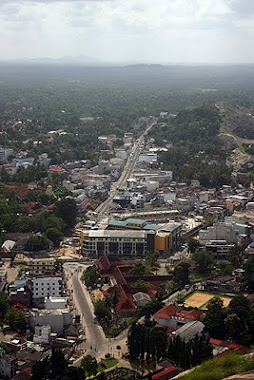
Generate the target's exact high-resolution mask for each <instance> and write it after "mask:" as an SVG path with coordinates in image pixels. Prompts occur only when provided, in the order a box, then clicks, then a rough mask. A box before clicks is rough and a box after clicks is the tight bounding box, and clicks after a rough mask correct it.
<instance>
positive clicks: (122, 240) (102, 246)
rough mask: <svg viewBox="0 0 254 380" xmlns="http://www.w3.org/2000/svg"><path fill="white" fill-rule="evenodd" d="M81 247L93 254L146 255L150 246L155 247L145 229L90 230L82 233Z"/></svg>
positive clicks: (85, 251) (86, 252) (87, 253)
mask: <svg viewBox="0 0 254 380" xmlns="http://www.w3.org/2000/svg"><path fill="white" fill-rule="evenodd" d="M82 235H83V236H82V239H81V249H82V251H83V253H84V254H86V255H91V256H95V257H98V256H101V255H117V256H144V255H145V254H146V252H147V249H148V247H149V246H151V248H152V247H153V240H154V237H153V234H152V239H151V242H150V239H149V237H148V233H147V232H145V231H129V230H126V231H119V230H112V231H111V230H97V231H96V230H95V231H94V230H90V231H86V232H84V233H83V234H82Z"/></svg>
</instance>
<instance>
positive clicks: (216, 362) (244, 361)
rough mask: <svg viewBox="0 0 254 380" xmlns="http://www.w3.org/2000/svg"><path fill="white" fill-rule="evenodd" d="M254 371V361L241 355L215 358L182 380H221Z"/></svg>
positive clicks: (182, 377) (184, 376)
mask: <svg viewBox="0 0 254 380" xmlns="http://www.w3.org/2000/svg"><path fill="white" fill-rule="evenodd" d="M252 369H254V359H253V358H246V357H244V356H242V355H239V354H235V353H233V354H229V355H227V356H222V357H217V358H213V359H211V360H208V361H206V362H205V363H203V364H201V365H200V366H199V367H197V368H196V369H194V370H193V371H191V372H189V373H187V374H186V375H183V376H180V377H179V378H180V379H182V380H221V379H224V378H225V377H227V376H231V375H235V374H238V373H243V372H247V371H250V370H252Z"/></svg>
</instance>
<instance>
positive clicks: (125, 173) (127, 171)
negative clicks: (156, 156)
mask: <svg viewBox="0 0 254 380" xmlns="http://www.w3.org/2000/svg"><path fill="white" fill-rule="evenodd" d="M154 124H156V121H155V122H153V123H152V124H150V125H149V126H148V127H147V128H146V130H145V131H144V132H143V133H142V135H141V136H140V137H139V138H138V139H137V140H136V141H135V143H134V144H133V147H132V149H131V152H130V155H129V157H128V159H127V161H126V163H125V166H124V168H123V170H122V173H121V176H120V177H119V179H118V180H117V181H116V182H114V183H112V185H111V190H110V192H109V196H108V198H107V199H106V200H105V201H104V202H103V203H101V204H100V205H99V206H98V207H97V209H96V210H95V211H96V212H97V214H98V218H97V219H98V221H99V220H100V219H101V218H102V217H103V215H104V214H105V212H106V211H107V210H108V209H109V207H110V205H111V204H112V202H113V199H114V197H115V196H116V194H117V193H118V189H119V188H121V187H125V186H126V183H127V179H129V178H131V176H132V173H133V170H134V168H135V165H136V163H137V161H138V157H139V148H140V145H141V144H142V143H143V141H144V137H145V135H146V134H147V133H148V132H149V130H150V129H151V128H152V127H153V126H154Z"/></svg>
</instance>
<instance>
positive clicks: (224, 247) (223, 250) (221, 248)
mask: <svg viewBox="0 0 254 380" xmlns="http://www.w3.org/2000/svg"><path fill="white" fill-rule="evenodd" d="M233 247H234V244H227V242H226V240H210V242H209V243H207V244H206V245H205V248H206V250H207V251H209V252H212V253H213V255H214V258H215V259H216V260H227V259H228V254H229V252H230V250H231V249H232V248H233Z"/></svg>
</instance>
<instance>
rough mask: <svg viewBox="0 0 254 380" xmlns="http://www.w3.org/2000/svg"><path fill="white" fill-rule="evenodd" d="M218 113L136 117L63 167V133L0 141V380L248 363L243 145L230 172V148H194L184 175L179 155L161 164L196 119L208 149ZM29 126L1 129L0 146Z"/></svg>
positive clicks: (249, 256)
mask: <svg viewBox="0 0 254 380" xmlns="http://www.w3.org/2000/svg"><path fill="white" fill-rule="evenodd" d="M226 107H228V106H227V105H226V104H225V103H216V104H215V105H213V106H211V107H210V108H209V109H206V108H203V109H202V108H200V109H196V110H194V111H185V114H184V112H183V113H176V112H169V111H161V112H160V113H159V114H158V115H154V116H142V117H139V118H137V119H136V120H135V123H134V124H133V125H132V128H131V132H130V131H129V132H124V133H123V134H122V135H121V136H119V135H117V134H116V133H108V134H101V135H100V134H98V137H97V147H96V149H98V155H97V157H96V159H91V157H90V156H89V157H88V158H82V159H74V160H71V159H70V160H69V159H68V154H66V156H65V153H66V151H64V149H63V148H61V147H60V153H59V155H58V157H56V156H55V157H52V154H51V153H50V151H49V149H48V146H49V145H50V144H51V145H52V146H54V145H55V144H59V146H60V145H61V144H62V142H63V141H64V142H65V143H66V141H67V140H66V136H68V133H69V132H67V131H65V129H64V128H63V129H56V130H49V131H47V132H45V133H44V134H43V135H41V140H40V139H36V140H32V139H31V138H30V137H29V141H28V140H27V141H23V143H22V146H23V147H24V149H22V150H21V149H17V148H16V146H13V147H11V146H10V144H9V143H8V142H7V144H4V143H3V142H4V141H7V140H6V139H4V138H3V139H2V140H1V141H2V143H1V144H2V146H1V148H0V162H1V165H0V166H1V168H0V177H1V184H0V211H1V216H0V227H1V253H0V257H1V262H0V265H1V268H0V286H1V289H0V290H1V293H0V317H1V333H0V340H1V343H0V377H2V378H4V379H15V380H20V379H29V378H31V379H44V378H45V377H43V376H46V374H45V373H44V372H43V369H44V371H46V373H47V371H48V373H49V372H50V371H53V372H54V371H55V373H56V376H62V377H63V378H65V377H64V376H66V378H68V379H72V378H74V377H75V378H76V379H84V378H85V376H89V377H90V376H93V378H95V379H136V378H142V379H171V378H175V377H176V376H177V377H181V375H180V374H181V373H183V376H184V374H185V371H186V370H188V369H190V368H193V367H196V366H197V365H199V364H201V363H202V362H204V361H205V360H208V359H211V366H214V365H213V364H212V363H213V360H215V363H217V362H216V360H218V362H219V361H221V362H223V360H224V361H226V360H228V361H230V360H231V361H232V363H234V361H235V360H236V358H240V355H243V354H247V353H248V352H251V351H250V347H251V346H252V345H253V343H254V297H253V292H254V277H253V276H254V256H253V255H254V188H253V184H252V178H251V176H250V174H249V173H250V168H251V167H252V157H251V152H250V150H251V149H250V148H251V146H254V142H253V145H251V143H250V140H248V152H245V153H242V156H243V157H242V161H240V160H238V161H237V166H234V165H233V163H232V162H233V159H234V157H235V155H236V154H237V153H238V154H240V153H239V152H240V145H239V146H233V147H232V144H231V145H230V144H227V147H226V148H225V146H224V147H223V149H224V150H223V151H222V150H219V149H220V148H218V147H215V148H214V149H213V151H211V149H210V147H208V146H205V145H204V148H203V149H204V151H205V150H207V151H206V152H205V153H204V151H201V149H202V148H200V146H197V152H196V154H197V156H196V159H197V160H199V159H200V165H199V166H198V165H197V166H196V169H195V172H193V171H192V170H194V169H193V168H192V165H194V162H192V161H188V160H189V158H186V160H187V161H186V162H184V163H183V162H182V161H181V160H182V159H183V157H180V151H177V150H175V152H173V154H174V156H175V157H177V156H179V164H178V162H177V160H175V162H173V158H172V163H171V161H170V154H171V151H172V149H173V148H174V147H175V141H174V139H177V138H178V136H177V135H176V134H177V133H179V132H178V130H179V129H177V128H178V127H179V125H181V123H182V122H183V121H182V120H183V118H184V120H186V123H187V124H188V123H189V124H188V125H187V126H185V133H186V136H187V137H186V144H187V143H188V144H189V141H190V140H191V139H194V138H193V135H192V132H190V130H191V128H194V127H193V125H194V124H195V122H197V124H198V123H199V124H198V128H200V130H201V128H203V125H207V131H205V132H203V133H207V136H210V141H208V143H210V142H211V141H212V139H215V138H216V139H217V138H218V134H219V133H221V129H220V130H219V129H218V130H216V131H215V132H214V137H213V135H212V134H213V132H211V131H212V129H211V128H213V129H214V126H215V125H216V123H218V125H219V123H221V119H219V118H222V117H225V112H226V111H225V109H226ZM203 110H205V111H206V112H203ZM241 112H242V114H241V115H242V117H243V115H244V117H246V114H247V110H246V111H245V110H242V111H241ZM63 113H64V111H63ZM203 114H205V116H203ZM247 117H249V118H252V120H253V116H252V115H251V114H249V115H248V116H247ZM188 120H191V121H192V122H191V121H188ZM193 120H194V122H193ZM211 120H212V126H211V127H210V124H209V122H210V121H211ZM219 120H220V122H219ZM224 120H225V119H224ZM229 120H230V118H229V119H227V123H229ZM79 122H80V124H81V125H86V124H87V123H88V124H89V125H90V123H94V119H93V118H91V117H82V118H81V119H80V121H79ZM30 123H32V121H30V120H27V121H22V120H21V119H20V120H15V121H13V122H11V121H10V120H9V121H8V123H5V124H3V125H2V132H1V135H2V136H4V135H7V134H9V135H10V133H12V132H13V131H17V133H18V132H20V133H23V132H22V131H24V130H26V129H28V126H29V124H30ZM189 125H190V127H189ZM225 125H226V123H225V122H224V126H225ZM168 128H169V129H168ZM174 128H175V130H174ZM188 128H190V130H188ZM218 128H221V126H219V127H218ZM203 129H204V128H203ZM11 131H12V132H11ZM170 131H171V132H172V134H170ZM189 132H190V136H189V140H188V133H189ZM174 133H175V135H174ZM181 133H182V132H181ZM193 133H194V134H195V131H194V132H193ZM198 133H199V132H198ZM231 133H233V132H232V131H231ZM228 134H229V133H228ZM225 135H226V133H225V132H224V136H222V137H221V138H223V139H224V140H225V138H226V137H228V136H225ZM199 136H200V133H199ZM229 137H230V136H229ZM204 138H206V135H204ZM239 139H240V138H239ZM246 140H247V139H246ZM208 143H207V145H208ZM182 144H184V142H183V143H182ZM194 144H196V145H197V144H200V141H198V142H197V141H196V142H195V139H194ZM240 144H241V147H242V146H245V145H244V144H245V140H244V138H242V139H241V141H240ZM172 145H173V148H172ZM221 145H222V146H223V144H222V143H221ZM228 145H229V146H228ZM26 146H27V148H26V149H25V147H26ZM186 146H187V145H186ZM44 147H46V148H47V149H45V151H44V150H43V149H44ZM208 148H209V149H210V151H209V153H208V150H209V149H208ZM175 149H177V148H175ZM186 149H187V148H186ZM229 151H230V154H231V160H232V161H231V164H230V165H231V167H232V171H231V173H229V174H228V173H226V172H221V170H220V169H221V168H222V167H223V165H226V158H225V157H226V155H225V154H224V153H225V152H227V153H228V152H229ZM186 152H187V150H186ZM67 153H68V152H67ZM60 154H61V157H60ZM205 154H206V156H205ZM224 156H225V157H224ZM228 157H229V156H228V154H227V160H228ZM206 159H207V160H208V161H209V162H210V163H209V164H208V161H207V162H206ZM195 162H197V161H195ZM177 165H181V170H182V167H185V168H187V167H188V166H189V170H187V173H186V172H183V171H182V172H181V171H180V168H179V170H178V166H177ZM202 165H204V166H205V167H206V173H205V174H204V172H203V171H202V170H203V169H202ZM209 165H211V166H210V167H209ZM230 165H228V167H229V166H230ZM216 166H218V167H220V169H218V171H216V173H215V169H214V168H216ZM246 168H248V169H249V170H246ZM213 170H214V172H213ZM188 175H189V178H188ZM199 176H200V177H199ZM183 178H186V180H185V181H183V180H182V179H183ZM228 178H230V181H229V180H228ZM224 181H225V182H224ZM236 355H238V356H236ZM212 358H214V359H212ZM241 360H242V362H241V363H242V366H243V370H244V369H245V367H244V366H246V368H250V367H248V365H249V366H251V365H253V362H251V363H252V364H251V363H249V362H248V359H246V357H245V356H241ZM207 363H209V362H207ZM201 366H202V365H201ZM232 367H233V364H232ZM250 369H251V368H250ZM55 378H57V377H55ZM59 378H60V377H59ZM184 378H185V377H183V379H184Z"/></svg>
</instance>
